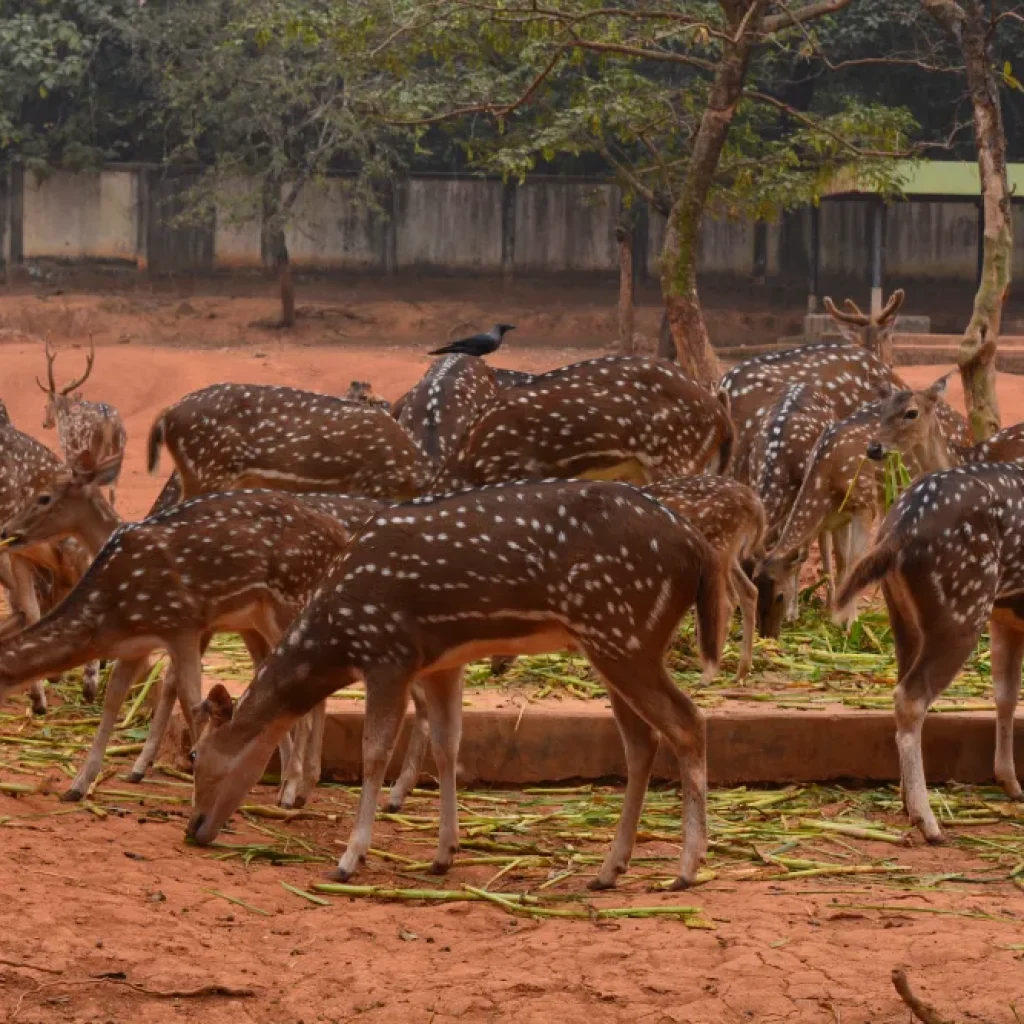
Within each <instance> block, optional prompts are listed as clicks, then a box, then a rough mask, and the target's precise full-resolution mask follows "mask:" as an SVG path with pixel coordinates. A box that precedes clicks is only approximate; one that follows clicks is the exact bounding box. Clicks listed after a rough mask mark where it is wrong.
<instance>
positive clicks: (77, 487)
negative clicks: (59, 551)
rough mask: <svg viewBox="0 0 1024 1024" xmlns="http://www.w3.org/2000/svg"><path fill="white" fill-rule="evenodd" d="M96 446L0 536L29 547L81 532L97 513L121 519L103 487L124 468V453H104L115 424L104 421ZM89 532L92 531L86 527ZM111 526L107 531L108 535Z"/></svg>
mask: <svg viewBox="0 0 1024 1024" xmlns="http://www.w3.org/2000/svg"><path fill="white" fill-rule="evenodd" d="M104 428H105V429H104V430H101V431H99V432H98V433H97V437H96V440H95V441H94V443H93V447H92V449H91V450H89V451H85V452H82V454H81V455H80V456H79V457H78V460H77V461H76V463H75V464H74V465H73V466H71V467H69V468H68V469H66V470H64V471H63V472H61V473H59V474H57V476H55V477H54V479H53V481H52V483H51V484H50V485H49V486H48V487H46V488H45V489H43V490H41V491H39V492H38V493H37V494H36V495H35V496H34V497H33V498H31V499H30V500H29V501H28V503H27V504H26V505H25V506H24V507H23V508H22V509H21V510H20V511H19V512H17V513H16V514H15V515H14V516H13V517H12V518H11V519H10V520H8V522H7V523H6V525H5V526H4V528H3V530H2V531H0V540H3V541H5V542H6V543H7V545H8V546H10V547H26V546H28V545H31V544H39V543H43V542H44V541H50V540H56V539H58V538H61V537H69V536H73V535H74V536H79V535H80V534H81V533H82V530H83V526H84V525H85V524H87V523H88V522H89V521H90V519H95V518H96V517H97V516H98V517H99V518H101V519H104V520H113V522H114V523H116V522H117V514H116V513H115V512H114V511H113V509H111V508H110V505H109V504H108V502H107V500H106V498H105V497H104V495H103V493H102V490H101V489H102V488H104V487H110V486H111V485H112V484H113V483H114V482H115V481H116V480H117V478H118V476H119V475H120V472H121V461H122V459H123V457H124V453H123V452H121V451H119V452H116V453H115V454H113V455H106V456H102V455H101V453H102V452H103V451H104V448H105V446H107V445H108V444H109V441H110V434H111V432H112V428H111V427H110V425H109V424H104ZM86 532H87V533H88V532H89V531H88V530H86ZM106 533H109V530H106V531H104V536H105V534H106Z"/></svg>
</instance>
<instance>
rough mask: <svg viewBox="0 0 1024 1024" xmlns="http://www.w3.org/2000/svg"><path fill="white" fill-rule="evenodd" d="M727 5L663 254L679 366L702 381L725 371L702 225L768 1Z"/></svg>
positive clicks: (665, 288) (663, 281) (666, 297)
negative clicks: (706, 276) (705, 276)
mask: <svg viewBox="0 0 1024 1024" xmlns="http://www.w3.org/2000/svg"><path fill="white" fill-rule="evenodd" d="M723 7H728V8H729V10H728V11H727V20H728V29H729V33H730V38H728V39H726V41H725V42H723V44H722V55H721V57H720V58H719V62H718V66H717V68H716V69H715V78H714V82H713V83H712V85H711V90H710V92H709V93H708V102H707V106H706V108H705V109H704V115H703V116H702V117H701V121H700V126H699V127H698V129H697V133H696V135H695V136H694V140H693V151H692V154H691V156H690V162H689V166H688V167H687V170H686V180H685V183H684V185H683V188H682V192H681V193H680V195H679V198H678V199H677V200H676V202H675V204H674V205H673V207H672V211H671V213H670V214H669V218H668V225H667V227H666V231H665V243H664V246H663V248H662V253H661V291H662V296H663V298H664V300H665V310H666V312H667V313H668V321H669V325H670V327H671V328H672V337H673V339H674V340H675V344H676V351H677V353H678V356H679V364H680V366H682V368H683V369H684V370H686V371H687V372H688V373H691V374H692V375H693V376H694V377H696V378H697V379H698V380H708V381H713V380H717V379H718V378H719V376H720V375H721V369H720V367H719V365H718V359H717V357H716V356H715V353H714V350H713V349H712V347H711V340H710V338H709V337H708V329H707V325H706V324H705V323H704V314H703V311H702V310H701V305H700V297H699V296H698V294H697V251H698V246H699V243H700V226H701V221H702V219H703V217H704V209H705V207H706V205H707V200H708V193H709V192H710V190H711V185H712V183H713V181H714V178H715V172H716V171H717V169H718V161H719V158H720V157H721V155H722V148H723V146H724V145H725V140H726V136H727V135H728V134H729V128H730V127H731V126H732V121H733V117H734V116H735V114H736V107H737V105H738V104H739V102H740V99H741V97H742V95H743V84H744V80H745V79H746V75H747V68H748V67H749V64H750V57H751V53H752V51H753V47H754V41H755V39H756V38H757V37H758V36H759V33H760V28H761V22H762V20H763V18H764V8H765V2H764V0H752V2H751V3H749V4H735V3H734V4H728V5H725V4H723Z"/></svg>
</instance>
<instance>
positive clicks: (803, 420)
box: [750, 381, 835, 636]
mask: <svg viewBox="0 0 1024 1024" xmlns="http://www.w3.org/2000/svg"><path fill="white" fill-rule="evenodd" d="M834 422H835V412H834V411H833V408H832V403H831V402H829V401H828V399H827V398H826V397H825V395H824V394H823V393H822V391H821V390H820V389H819V388H817V387H816V386H815V385H813V384H810V383H807V382H802V381H796V382H794V383H791V384H787V385H784V386H783V388H782V389H781V390H780V391H779V392H778V394H777V396H776V398H775V401H774V403H773V404H772V406H771V408H770V409H769V410H768V412H767V414H766V415H765V417H764V419H763V420H762V421H761V423H760V425H759V428H758V430H757V432H756V433H755V435H754V443H753V447H752V449H751V452H750V475H751V484H752V486H753V487H754V489H755V491H757V493H758V495H759V497H760V498H761V503H762V505H763V507H764V515H765V523H766V526H765V544H766V545H767V546H769V547H772V546H774V545H775V543H776V542H777V541H778V539H779V535H780V534H781V532H782V528H783V527H784V526H785V523H786V519H787V518H788V517H789V513H790V511H791V509H792V508H793V504H794V502H795V501H796V497H797V495H798V494H799V493H800V486H801V484H802V483H803V480H804V475H805V473H806V471H807V466H808V464H809V463H810V460H811V455H812V453H813V451H814V447H815V445H816V444H817V443H818V439H819V438H820V437H821V435H822V434H823V433H824V431H825V429H826V428H827V427H829V426H831V425H832V424H833V423H834ZM831 536H832V535H831V534H830V533H829V532H828V531H827V530H826V531H823V532H822V533H821V534H819V535H818V547H819V549H820V550H821V554H822V562H823V563H824V568H825V574H826V576H827V577H829V578H830V577H831V572H832V568H831V561H832V540H831ZM806 557H807V556H806V552H803V551H802V552H801V553H800V557H799V558H798V559H797V560H796V561H795V562H794V564H792V565H791V566H789V567H788V568H787V569H786V570H785V571H784V572H782V573H781V579H780V580H779V581H778V582H776V580H775V579H774V578H773V577H772V576H769V575H767V574H766V573H758V574H757V575H756V577H755V580H754V582H755V584H756V586H757V591H758V617H759V624H760V629H761V632H762V634H764V635H765V636H778V635H779V631H780V629H781V626H782V620H783V618H785V619H786V620H789V621H791V620H793V619H795V618H796V617H797V615H798V613H799V609H798V606H797V598H798V595H799V590H800V587H799V584H800V569H801V567H802V565H803V563H804V561H805V560H806ZM831 596H832V595H831V593H830V595H829V597H830V601H829V603H830V605H831Z"/></svg>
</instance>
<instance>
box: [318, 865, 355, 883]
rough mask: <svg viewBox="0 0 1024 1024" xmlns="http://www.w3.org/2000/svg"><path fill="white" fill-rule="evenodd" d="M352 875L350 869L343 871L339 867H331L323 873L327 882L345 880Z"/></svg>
mask: <svg viewBox="0 0 1024 1024" xmlns="http://www.w3.org/2000/svg"><path fill="white" fill-rule="evenodd" d="M352 875H353V872H352V871H343V870H342V869H341V868H331V870H330V871H327V872H325V873H324V878H325V879H326V880H327V881H328V882H347V881H348V880H349V879H350V878H351V877H352Z"/></svg>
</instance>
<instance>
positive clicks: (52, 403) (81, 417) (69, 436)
mask: <svg viewBox="0 0 1024 1024" xmlns="http://www.w3.org/2000/svg"><path fill="white" fill-rule="evenodd" d="M56 360H57V353H56V352H55V351H54V350H53V349H51V347H50V343H49V341H47V342H46V379H47V383H46V384H43V382H42V381H41V380H40V379H39V378H38V377H36V384H38V385H39V387H40V389H41V390H42V391H43V393H44V394H45V395H46V412H45V414H44V416H43V429H45V430H52V429H53V428H54V427H56V428H57V439H58V441H59V443H60V450H61V453H62V454H63V456H64V461H65V462H66V463H67V464H68V465H71V464H73V463H74V462H75V461H76V460H77V459H78V457H79V456H80V455H81V454H82V453H83V452H88V451H94V450H95V449H96V445H97V439H98V438H100V437H102V438H104V439H105V440H104V443H105V445H106V447H105V449H104V451H103V454H104V455H115V454H117V453H119V452H123V451H124V448H125V445H126V444H127V443H128V434H127V433H126V431H125V429H124V423H123V422H122V421H121V415H120V413H119V412H118V411H117V410H116V409H115V408H114V407H113V406H112V405H107V404H106V403H105V402H87V401H86V400H85V399H84V398H82V396H81V395H80V394H76V393H75V392H77V390H78V388H80V387H81V386H82V385H83V384H84V383H85V382H86V381H87V380H88V379H89V375H90V374H91V373H92V367H93V363H94V362H95V361H96V347H95V345H93V344H92V342H90V343H89V355H88V356H86V362H85V372H84V373H83V374H82V376H81V377H76V378H75V379H74V380H73V381H72V382H71V383H70V384H68V385H67V386H66V387H63V388H60V389H58V388H57V382H56V379H55V378H54V373H53V367H54V363H55V362H56ZM115 483H116V479H115V480H111V482H110V501H111V503H113V502H114V498H115V487H114V485H115Z"/></svg>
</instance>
